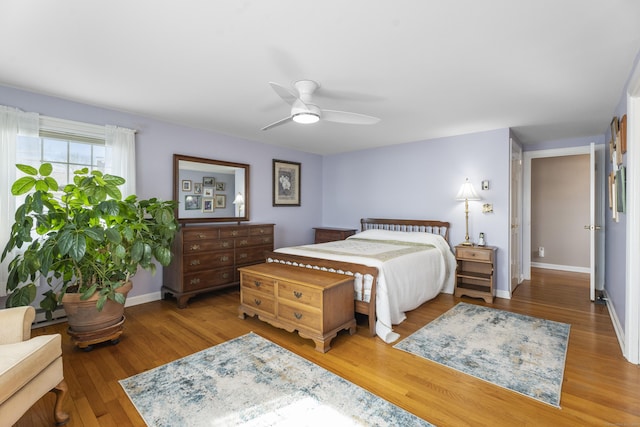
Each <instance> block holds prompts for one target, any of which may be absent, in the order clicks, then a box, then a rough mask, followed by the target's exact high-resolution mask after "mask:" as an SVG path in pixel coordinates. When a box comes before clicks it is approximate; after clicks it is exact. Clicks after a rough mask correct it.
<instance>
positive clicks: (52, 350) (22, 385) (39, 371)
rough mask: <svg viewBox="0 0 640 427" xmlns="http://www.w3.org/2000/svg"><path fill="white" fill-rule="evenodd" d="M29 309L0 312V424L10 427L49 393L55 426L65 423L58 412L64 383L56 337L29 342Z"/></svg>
mask: <svg viewBox="0 0 640 427" xmlns="http://www.w3.org/2000/svg"><path fill="white" fill-rule="evenodd" d="M35 315H36V312H35V309H34V308H33V307H30V306H29V307H15V308H8V309H4V310H0V424H2V425H13V424H14V423H15V422H16V421H18V420H19V419H20V418H21V417H22V416H23V415H24V414H25V412H27V411H28V410H29V408H31V406H33V404H34V403H36V402H37V401H38V400H40V398H41V397H42V396H44V395H45V394H46V393H48V392H49V391H53V392H54V393H55V394H56V403H55V407H54V410H53V415H54V419H55V422H56V425H63V424H65V423H66V422H67V421H69V415H68V414H67V413H65V412H64V411H63V409H62V404H63V401H64V399H65V397H66V395H67V383H66V382H65V381H64V376H63V375H62V338H61V336H60V334H54V335H42V336H38V337H34V338H31V323H33V319H34V318H35Z"/></svg>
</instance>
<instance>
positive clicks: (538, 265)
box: [531, 262, 591, 274]
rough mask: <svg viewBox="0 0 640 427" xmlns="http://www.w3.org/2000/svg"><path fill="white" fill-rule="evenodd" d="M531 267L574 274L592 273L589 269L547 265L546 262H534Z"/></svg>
mask: <svg viewBox="0 0 640 427" xmlns="http://www.w3.org/2000/svg"><path fill="white" fill-rule="evenodd" d="M531 267H536V268H544V269H547V270H562V271H571V272H573V273H587V274H588V273H590V272H591V270H590V269H589V267H576V266H572V265H560V264H547V263H544V262H532V263H531Z"/></svg>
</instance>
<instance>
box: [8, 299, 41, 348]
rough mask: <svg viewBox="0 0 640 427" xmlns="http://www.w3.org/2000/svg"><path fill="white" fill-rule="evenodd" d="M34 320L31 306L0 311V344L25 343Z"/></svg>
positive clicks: (33, 310) (34, 315)
mask: <svg viewBox="0 0 640 427" xmlns="http://www.w3.org/2000/svg"><path fill="white" fill-rule="evenodd" d="M35 318H36V309H35V308H33V307H32V306H30V305H29V306H26V307H12V308H6V309H3V310H0V344H12V343H16V342H21V341H26V340H28V339H29V338H30V337H31V324H32V323H33V320H34V319H35Z"/></svg>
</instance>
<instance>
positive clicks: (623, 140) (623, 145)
mask: <svg viewBox="0 0 640 427" xmlns="http://www.w3.org/2000/svg"><path fill="white" fill-rule="evenodd" d="M620 151H621V152H622V154H626V153H627V115H626V114H625V115H624V116H622V119H620Z"/></svg>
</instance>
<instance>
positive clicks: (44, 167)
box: [39, 163, 53, 176]
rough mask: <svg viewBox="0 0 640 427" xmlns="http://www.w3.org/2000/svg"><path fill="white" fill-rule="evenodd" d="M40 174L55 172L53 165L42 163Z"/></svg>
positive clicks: (45, 174)
mask: <svg viewBox="0 0 640 427" xmlns="http://www.w3.org/2000/svg"><path fill="white" fill-rule="evenodd" d="M39 172H40V176H49V175H51V172H53V166H51V163H43V164H41V165H40V171H39Z"/></svg>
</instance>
